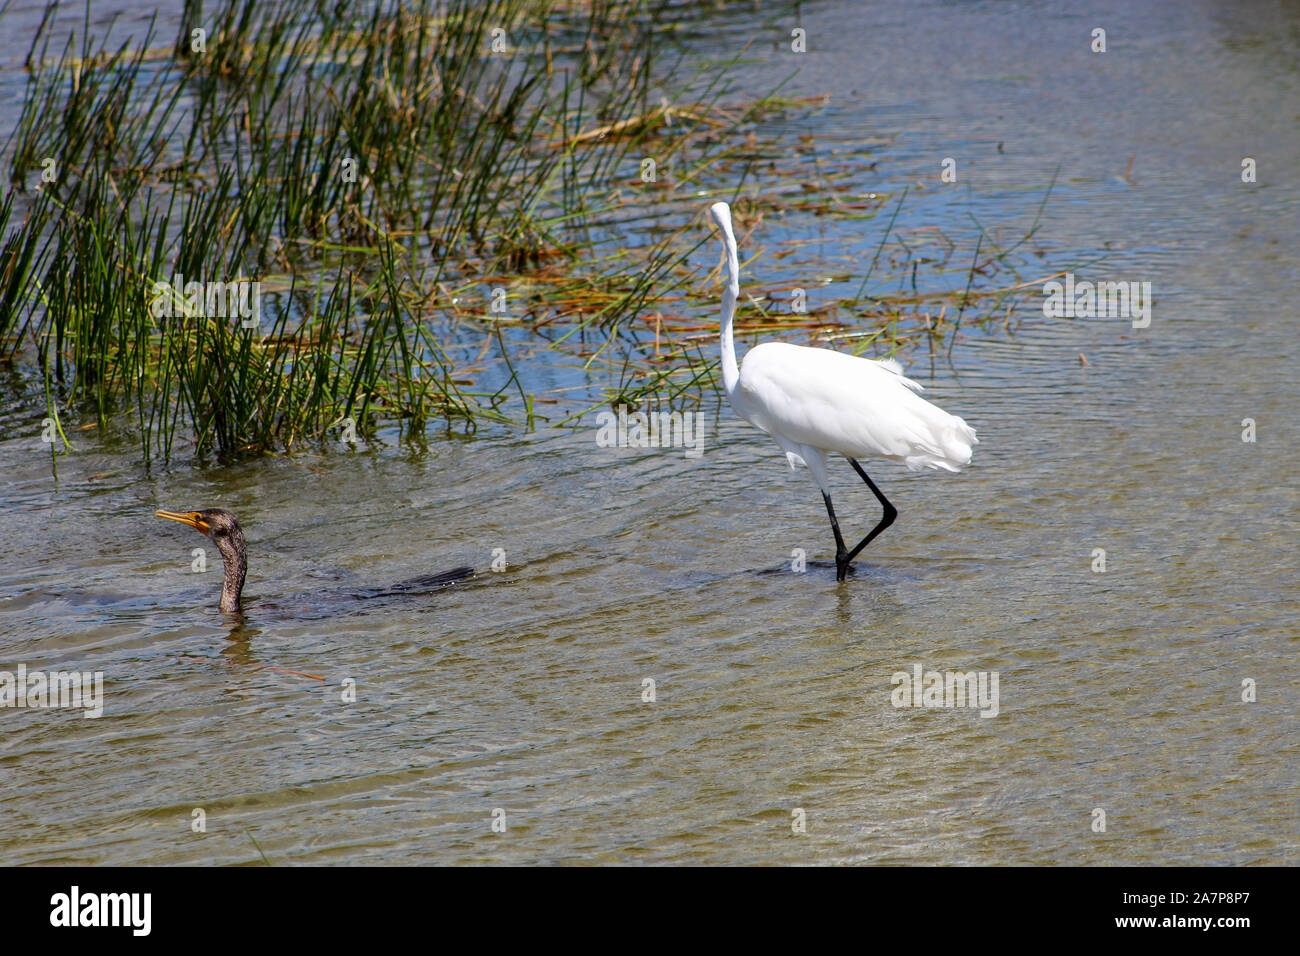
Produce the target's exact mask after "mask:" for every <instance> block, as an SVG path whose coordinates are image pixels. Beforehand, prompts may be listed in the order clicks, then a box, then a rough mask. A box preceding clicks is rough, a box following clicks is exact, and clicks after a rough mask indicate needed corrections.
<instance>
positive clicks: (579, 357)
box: [0, 0, 1041, 463]
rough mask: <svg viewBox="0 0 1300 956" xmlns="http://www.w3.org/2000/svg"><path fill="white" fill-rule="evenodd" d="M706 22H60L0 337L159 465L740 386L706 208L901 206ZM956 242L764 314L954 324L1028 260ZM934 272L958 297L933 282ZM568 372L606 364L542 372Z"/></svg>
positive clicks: (199, 18)
mask: <svg viewBox="0 0 1300 956" xmlns="http://www.w3.org/2000/svg"><path fill="white" fill-rule="evenodd" d="M681 16H682V12H681V11H680V10H679V9H677V8H672V7H668V6H666V5H662V4H658V3H651V2H647V0H618V2H611V0H595V2H589V3H572V2H569V3H558V2H527V0H487V2H469V0H448V2H445V3H435V2H422V3H417V4H403V3H401V2H396V0H391V2H379V3H373V4H363V3H360V2H355V0H339V2H335V3H331V4H324V3H318V2H314V0H279V2H275V3H269V4H268V3H254V2H252V0H225V2H224V3H222V4H221V5H219V6H218V7H217V8H216V9H215V10H213V11H211V12H208V13H205V12H204V10H203V8H202V5H201V4H199V3H196V2H187V4H186V7H185V12H184V15H183V17H182V22H181V25H180V29H179V30H178V31H177V34H176V36H174V37H167V36H162V35H161V33H160V31H159V30H158V29H157V27H156V25H153V26H151V27H150V28H149V29H148V30H147V31H146V32H145V34H144V35H143V36H141V37H132V38H131V39H130V40H128V41H127V42H125V43H121V44H119V45H116V46H112V45H110V42H109V41H108V39H107V38H105V37H101V38H100V39H99V40H96V39H95V38H94V37H93V36H92V30H91V27H90V24H91V22H92V20H91V17H90V11H89V7H87V11H86V16H85V22H84V24H83V26H82V28H81V30H80V31H79V32H78V33H77V34H76V35H75V36H73V37H69V38H67V39H66V40H64V39H61V38H60V37H59V36H56V34H55V30H54V27H52V26H51V25H50V23H51V22H52V19H53V18H50V17H47V21H46V22H45V23H43V24H42V27H41V29H40V31H39V32H38V34H37V36H36V37H35V38H34V40H33V43H32V47H31V51H30V53H29V55H28V58H27V69H28V71H29V76H28V84H27V92H26V96H25V98H24V100H23V103H22V105H21V109H20V110H19V111H18V115H17V117H16V121H15V122H14V124H13V128H12V130H10V131H9V133H8V136H7V138H6V139H5V141H4V146H3V152H2V153H0V159H2V160H3V163H4V168H5V170H6V172H7V175H8V180H9V183H10V186H9V189H8V191H7V193H6V195H5V197H4V201H3V204H0V229H2V230H3V236H4V240H3V245H2V246H0V354H3V355H4V356H7V358H8V360H9V361H10V362H11V363H17V364H19V365H27V366H31V367H34V368H36V369H39V373H40V378H41V380H42V384H43V388H42V390H41V394H40V395H39V396H33V397H32V404H33V409H32V411H33V414H34V415H35V416H36V417H37V418H38V419H40V418H45V419H47V420H48V421H50V422H53V423H55V425H56V426H57V427H58V429H59V430H60V432H61V433H64V441H65V442H66V433H65V423H66V422H69V421H76V422H79V423H83V425H84V424H85V423H95V424H97V425H98V426H100V427H101V428H102V427H104V426H105V425H106V424H107V423H109V422H110V421H112V422H115V423H118V424H119V426H120V425H122V424H123V423H129V430H130V431H131V433H132V434H133V435H134V436H135V440H137V441H138V444H139V449H140V454H141V457H142V459H143V460H144V461H145V462H146V463H147V462H150V461H154V460H167V459H171V458H173V457H176V456H178V455H182V454H184V455H190V454H193V455H196V456H198V457H206V456H209V455H211V454H216V455H218V456H237V455H246V454H262V453H273V452H279V451H283V450H286V449H288V450H292V449H294V448H295V447H298V446H301V445H303V444H305V443H311V442H319V441H322V440H327V439H328V440H338V439H339V438H341V437H343V438H348V439H352V438H357V439H361V440H364V439H365V438H366V436H368V435H372V434H374V432H375V430H376V429H378V428H381V427H391V426H393V425H395V426H397V427H398V428H399V429H400V430H401V431H402V433H404V434H419V433H422V432H423V431H424V430H425V429H426V428H427V427H429V425H430V424H431V423H434V422H439V423H442V424H443V426H444V427H451V428H460V429H465V430H472V429H474V428H476V427H478V426H479V425H481V424H482V423H485V422H497V423H514V424H519V425H523V426H525V427H527V426H531V425H532V424H534V423H536V422H537V421H539V420H544V421H547V422H550V423H552V424H562V423H566V422H572V421H575V420H578V419H579V418H580V417H581V416H582V415H583V414H584V413H585V412H586V411H587V410H589V409H591V408H593V407H597V406H601V405H608V404H611V403H614V402H623V403H627V404H632V405H639V404H643V403H646V402H658V403H667V404H669V405H672V404H674V403H681V402H698V401H699V400H700V398H701V396H703V395H706V394H711V393H712V392H713V391H714V390H715V389H716V381H715V379H716V359H715V356H714V355H713V354H712V351H711V350H709V349H707V348H706V347H704V346H705V341H704V338H703V337H704V336H706V333H707V318H705V316H707V314H708V310H709V302H710V301H711V298H712V296H713V295H714V289H713V288H712V287H711V285H710V283H709V282H708V281H706V277H705V276H703V275H701V274H700V272H699V270H698V265H699V264H700V261H701V257H700V255H699V254H698V253H697V250H698V249H699V247H700V245H701V244H702V243H704V242H706V241H707V239H708V233H707V230H706V227H705V225H704V222H703V218H702V215H701V213H702V210H703V207H704V202H703V199H702V197H704V196H710V195H715V194H717V195H718V196H719V198H728V199H731V200H732V201H733V203H734V204H735V206H736V209H737V215H738V220H739V221H741V222H744V221H746V220H748V221H751V222H754V221H759V220H761V219H762V217H763V216H764V215H766V214H768V213H772V212H778V211H779V212H780V213H782V214H784V213H789V212H794V213H798V214H802V215H817V216H827V217H830V218H840V219H844V220H846V221H847V220H851V219H853V218H855V217H860V216H871V215H876V214H877V213H878V212H879V211H880V210H881V209H884V208H886V205H887V202H888V201H890V200H892V198H893V197H889V196H885V195H877V194H875V193H870V194H868V193H864V192H862V190H861V188H860V187H858V188H857V189H856V191H855V186H854V183H855V181H856V180H857V179H860V174H861V171H862V169H863V160H862V159H860V158H858V159H855V160H853V161H851V162H843V163H839V164H831V166H828V167H825V168H822V167H821V165H820V164H818V168H817V172H816V175H815V177H813V176H810V174H809V171H808V167H809V164H810V163H811V160H810V161H809V163H802V164H801V158H802V154H801V153H800V152H799V151H795V154H794V155H791V154H790V153H789V151H784V150H782V149H779V148H777V146H776V145H775V144H774V138H775V137H776V136H777V135H778V134H775V133H766V132H762V131H761V130H760V129H759V128H758V124H757V123H756V120H758V119H760V118H762V117H765V116H772V115H778V114H780V115H792V114H798V113H800V112H806V111H809V110H815V109H817V108H819V106H820V105H821V104H820V101H818V100H798V99H792V98H781V97H780V96H778V95H777V94H778V93H779V89H777V90H774V91H773V95H772V96H770V97H767V98H764V99H761V100H758V101H751V102H744V103H736V102H734V101H732V100H733V98H732V97H731V95H730V91H729V88H728V85H727V82H726V80H725V77H726V69H725V66H726V64H722V65H720V66H719V65H717V64H714V67H715V68H714V69H712V70H696V71H693V72H692V71H688V70H687V68H686V64H687V58H686V56H685V54H684V52H683V46H682V43H681V41H680V39H679V38H678V37H677V36H676V31H675V29H674V28H675V26H678V25H680V17H681ZM674 17H677V18H678V19H677V20H675V19H674ZM688 72H689V75H687V74H688ZM778 159H779V165H780V167H781V168H777V167H778V162H777V160H778ZM758 165H764V166H765V168H764V170H763V171H762V172H761V173H759V172H755V169H756V167H757V166H758ZM832 167H833V168H832ZM810 179H813V180H815V188H811V189H810V188H808V185H809V181H810ZM746 183H748V186H747V187H745V184H746ZM737 184H740V185H737ZM742 187H745V188H743V189H742ZM903 195H905V192H904V194H903ZM899 198H900V201H901V198H902V197H901V196H900V197H899ZM890 225H891V226H892V222H891V224H890ZM887 239H888V240H889V244H888V245H886V240H887ZM936 241H937V240H936ZM981 242H982V237H981ZM956 248H957V247H956V244H949V246H948V247H947V252H946V255H945V256H932V257H929V258H928V259H926V256H925V255H923V254H922V252H921V251H918V249H917V248H916V247H915V246H911V245H907V244H906V241H905V240H902V239H901V237H898V236H896V235H895V236H892V237H891V235H890V231H889V230H886V232H885V235H884V237H882V239H881V246H880V248H879V249H877V251H876V257H875V259H874V260H872V261H871V263H870V265H871V267H872V270H876V269H877V267H879V276H880V277H881V279H887V280H889V281H895V280H899V278H900V277H906V276H907V275H908V272H909V269H910V275H911V282H912V285H911V288H910V289H908V288H904V287H901V286H900V287H895V288H892V289H891V290H890V291H889V292H888V293H885V292H881V291H879V290H878V289H877V288H876V287H875V286H871V285H869V282H868V280H871V279H872V278H873V276H872V275H871V274H870V273H869V274H867V275H866V276H865V277H864V279H863V282H862V287H861V288H860V289H859V293H858V294H857V295H854V296H849V295H843V296H839V297H837V299H836V300H835V301H833V302H828V303H823V304H822V305H821V306H819V307H818V308H817V309H814V310H812V311H801V310H800V308H798V307H796V306H795V305H791V304H790V303H787V302H784V301H783V300H782V298H781V293H782V292H783V291H788V287H787V288H786V289H779V288H774V289H771V290H770V291H769V292H768V299H767V300H757V299H754V300H751V301H750V302H749V303H742V309H741V312H740V313H739V314H738V316H737V331H738V333H740V334H742V335H743V334H744V333H745V332H746V331H747V330H760V329H771V328H778V329H784V330H787V331H794V330H806V331H807V332H809V333H815V334H817V335H818V336H820V337H821V338H822V339H823V340H834V339H836V338H850V337H851V338H852V339H853V347H854V349H855V350H857V351H861V350H863V349H866V348H868V347H872V346H879V345H881V344H882V343H889V344H891V345H897V344H899V343H907V342H913V343H914V342H916V341H918V340H919V339H920V338H928V339H929V340H930V341H931V343H933V341H934V340H935V339H939V340H942V339H943V338H944V337H945V336H949V337H950V338H955V333H956V331H957V330H958V329H959V328H960V327H961V323H962V321H963V317H964V316H965V317H967V321H969V316H970V315H971V314H972V313H973V312H978V313H979V314H980V315H981V316H982V317H984V318H987V317H988V316H989V315H994V314H997V315H1000V314H1002V310H1003V309H1004V308H1006V307H1007V303H1008V302H1009V301H1012V300H1013V299H1014V296H1015V295H1016V294H1017V293H1018V291H1021V290H1023V288H1024V286H1025V285H1027V284H1023V283H1020V281H1019V275H1018V274H1015V273H1014V270H1013V265H1012V263H1013V260H1012V257H1011V250H1002V249H998V250H996V251H995V252H993V253H983V250H982V247H981V246H977V247H976V251H975V255H974V257H973V258H972V261H971V263H970V265H969V269H968V270H966V269H965V267H964V266H963V267H961V269H958V268H957V267H956V266H955V265H953V259H952V257H953V255H954V250H955V249H956ZM789 252H790V249H786V250H782V252H778V253H777V255H778V256H779V255H781V254H782V253H785V254H788V253H789ZM982 253H983V254H982ZM923 259H925V260H926V262H925V264H926V270H927V274H935V275H939V274H942V273H944V272H945V271H947V272H955V271H961V272H962V275H963V276H964V277H966V284H965V288H964V290H956V289H951V288H948V289H939V290H936V291H920V290H919V289H918V287H917V285H916V279H917V266H918V265H919V264H920V263H921V262H922V260H923ZM692 262H695V266H696V267H693V266H692ZM1009 270H1010V271H1009ZM1006 276H1014V279H1015V281H1014V282H1012V281H1006V282H1003V281H999V280H1001V279H1003V278H1004V277H1006ZM852 278H853V279H856V278H857V277H856V276H853V277H852ZM1040 281H1041V280H1040ZM991 286H992V287H995V288H991ZM847 288H848V287H847V286H846V290H847ZM787 306H789V307H787ZM841 315H844V316H845V318H841V317H840V316H841ZM557 363H558V364H564V363H568V366H569V367H571V368H572V369H574V370H575V374H577V375H579V376H585V377H584V379H583V385H582V386H581V387H572V386H569V385H567V384H566V385H565V386H563V387H559V388H557V387H555V386H554V385H553V384H549V386H548V382H549V379H548V378H547V377H546V376H540V377H539V376H537V375H536V374H534V372H533V370H534V369H536V368H538V367H543V366H544V367H550V366H551V365H554V364H557ZM541 379H546V380H541ZM51 447H52V448H54V447H56V446H55V445H54V444H53V443H52V444H51Z"/></svg>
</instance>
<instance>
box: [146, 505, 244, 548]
mask: <svg viewBox="0 0 1300 956" xmlns="http://www.w3.org/2000/svg"><path fill="white" fill-rule="evenodd" d="M154 514H155V515H157V516H158V517H159V518H170V519H171V520H172V521H179V522H180V523H181V524H186V525H189V526H190V527H191V528H193V529H194V530H195V531H201V532H203V533H204V534H206V535H207V536H208V537H209V538H211V539H212V543H213V544H215V545H216V546H217V547H218V548H222V545H231V546H233V548H234V550H235V551H241V552H242V551H243V550H244V529H243V528H241V527H240V526H239V521H238V520H237V519H236V518H235V516H234V515H233V514H231V513H230V512H229V511H227V510H226V509H225V508H204V509H203V510H202V511H155V512H154ZM222 550H224V548H222Z"/></svg>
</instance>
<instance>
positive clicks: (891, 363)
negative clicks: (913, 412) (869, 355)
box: [868, 358, 925, 395]
mask: <svg viewBox="0 0 1300 956" xmlns="http://www.w3.org/2000/svg"><path fill="white" fill-rule="evenodd" d="M868 361H872V362H875V363H876V364H877V365H879V366H881V367H882V368H887V369H889V371H891V372H893V373H894V374H895V375H897V376H898V380H899V381H900V382H902V383H903V384H904V385H906V386H907V387H908V388H910V389H911V390H912V391H914V392H916V393H917V394H918V395H919V394H920V393H921V392H924V391H925V386H924V385H922V384H921V383H920V382H914V381H912V380H911V379H910V378H908V377H907V376H906V375H904V374H903V366H902V365H900V364H899V362H898V359H891V358H885V359H868Z"/></svg>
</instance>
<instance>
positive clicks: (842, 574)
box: [835, 551, 849, 581]
mask: <svg viewBox="0 0 1300 956" xmlns="http://www.w3.org/2000/svg"><path fill="white" fill-rule="evenodd" d="M848 576H849V553H848V552H847V551H841V552H839V554H837V555H835V580H836V581H843V580H844V579H845V578H847V577H848Z"/></svg>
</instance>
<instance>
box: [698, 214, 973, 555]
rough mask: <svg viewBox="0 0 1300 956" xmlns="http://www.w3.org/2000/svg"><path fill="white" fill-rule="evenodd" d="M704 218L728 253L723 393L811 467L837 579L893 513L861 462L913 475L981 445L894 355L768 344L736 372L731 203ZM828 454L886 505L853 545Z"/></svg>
mask: <svg viewBox="0 0 1300 956" xmlns="http://www.w3.org/2000/svg"><path fill="white" fill-rule="evenodd" d="M709 214H710V215H711V216H712V218H713V221H714V222H715V223H717V225H718V228H719V229H720V230H722V243H723V250H724V253H725V257H726V269H727V287H726V289H725V290H724V291H723V294H722V319H721V326H722V335H721V340H722V384H723V387H724V388H725V389H726V392H727V398H728V399H729V400H730V402H731V407H732V408H733V409H735V411H736V414H737V415H739V416H740V417H741V418H743V419H745V421H747V422H749V423H750V424H752V425H756V426H758V427H759V428H761V429H762V430H763V431H765V432H767V433H768V434H769V435H771V436H772V439H773V440H774V441H775V442H776V443H777V445H779V446H780V447H781V450H782V451H783V452H785V456H786V459H787V460H788V461H789V462H790V467H791V468H794V467H795V466H797V465H806V466H807V468H808V470H809V472H811V473H812V477H813V480H814V481H815V482H817V486H818V487H819V488H820V489H821V492H822V498H824V499H825V501H826V511H827V513H828V514H829V515H830V518H831V530H832V531H833V532H835V571H836V579H837V580H840V581H843V580H844V578H845V577H846V576H847V575H848V571H849V563H850V562H851V561H852V560H853V559H854V558H855V557H857V556H858V552H860V551H861V550H862V549H863V548H865V547H866V546H867V545H868V544H870V543H871V542H872V540H873V539H874V538H875V537H876V535H878V534H880V532H882V531H884V530H885V529H886V528H888V527H889V526H890V525H891V524H893V522H894V518H895V517H897V515H898V511H897V509H895V508H894V506H893V505H892V504H890V503H889V499H887V498H886V497H885V495H884V493H883V492H881V490H880V489H879V488H877V487H876V484H875V482H873V481H872V480H871V479H870V478H869V477H867V473H866V472H865V471H864V470H863V468H862V466H861V465H859V464H858V462H857V459H858V458H865V457H868V456H873V455H874V456H876V457H880V458H887V459H889V460H890V461H897V462H902V463H903V464H905V465H906V466H907V467H908V469H909V470H910V471H920V470H921V469H924V468H929V469H942V470H944V471H960V470H961V469H962V466H964V465H967V464H969V463H970V459H971V446H972V445H975V444H978V439H976V437H975V429H973V428H971V427H970V426H969V425H967V424H966V423H965V422H964V421H962V420H961V419H960V418H958V417H957V416H956V415H949V414H948V413H947V412H945V411H944V410H943V409H941V408H939V407H938V406H936V405H932V404H931V403H930V402H927V401H926V400H925V399H923V398H921V397H920V396H919V395H917V394H916V393H917V392H920V391H921V386H920V385H918V384H917V383H916V382H913V381H912V380H911V379H909V378H906V377H904V375H903V370H902V367H901V366H900V365H899V364H898V363H897V362H895V361H894V360H892V359H885V360H882V361H875V360H872V359H865V358H859V357H858V356H856V355H846V354H845V353H843V352H836V351H834V350H832V349H817V348H807V347H805V346H802V345H789V344H787V343H784V342H764V343H762V344H761V345H756V346H754V347H753V348H752V349H750V350H749V351H748V352H747V353H745V366H744V368H743V369H742V368H741V367H740V366H739V364H738V363H737V361H736V347H735V344H734V342H733V340H732V331H731V325H732V319H733V317H734V316H735V312H736V299H737V297H738V296H739V295H740V263H739V261H738V259H737V256H736V235H735V233H734V232H733V231H732V228H731V207H729V206H728V205H727V204H726V203H725V202H719V203H714V204H713V205H712V206H711V207H710V208H709ZM831 452H839V453H840V454H841V455H843V456H844V457H845V458H847V459H848V461H849V464H850V465H852V466H853V470H854V471H856V472H857V473H858V474H859V475H860V476H861V477H862V480H863V481H865V482H866V483H867V487H868V488H870V489H871V491H872V493H873V494H875V496H876V497H877V498H878V499H879V500H880V504H881V506H882V507H883V508H884V516H883V517H882V518H881V520H880V523H879V524H878V525H876V527H875V528H874V529H873V530H872V531H871V533H870V534H868V535H867V536H866V537H865V538H863V539H862V540H861V541H860V542H859V543H858V546H857V547H856V548H854V549H853V550H852V551H850V550H848V549H847V548H845V547H844V537H843V535H841V534H840V524H839V521H838V520H837V519H836V517H835V507H834V505H832V504H831V489H830V483H829V482H828V481H827V477H826V456H827V455H829V454H830V453H831Z"/></svg>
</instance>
